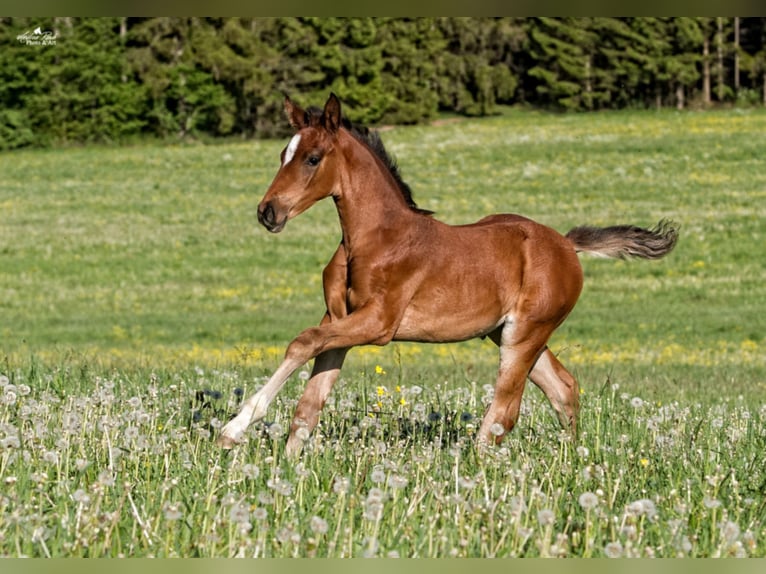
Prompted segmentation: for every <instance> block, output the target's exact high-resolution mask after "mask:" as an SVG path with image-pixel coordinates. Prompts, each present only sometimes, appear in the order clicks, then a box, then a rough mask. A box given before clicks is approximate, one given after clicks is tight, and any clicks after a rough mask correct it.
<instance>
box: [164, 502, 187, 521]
mask: <svg viewBox="0 0 766 574" xmlns="http://www.w3.org/2000/svg"><path fill="white" fill-rule="evenodd" d="M162 514H163V515H164V516H165V520H168V521H170V522H172V521H175V520H181V518H182V517H183V513H182V512H181V509H180V507H179V505H178V504H175V503H172V502H165V503H164V504H163V505H162Z"/></svg>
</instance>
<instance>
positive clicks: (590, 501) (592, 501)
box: [577, 492, 598, 510]
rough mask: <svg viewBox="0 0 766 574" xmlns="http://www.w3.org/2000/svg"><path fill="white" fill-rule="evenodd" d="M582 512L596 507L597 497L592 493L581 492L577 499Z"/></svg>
mask: <svg viewBox="0 0 766 574" xmlns="http://www.w3.org/2000/svg"><path fill="white" fill-rule="evenodd" d="M577 501H578V502H579V503H580V507H582V509H583V510H592V509H593V508H596V507H597V506H598V496H596V495H595V494H593V493H592V492H583V493H582V494H581V495H580V498H578V499H577Z"/></svg>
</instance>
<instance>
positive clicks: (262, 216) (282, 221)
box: [258, 202, 287, 233]
mask: <svg viewBox="0 0 766 574" xmlns="http://www.w3.org/2000/svg"><path fill="white" fill-rule="evenodd" d="M258 221H259V222H260V224H261V225H263V226H264V227H265V228H266V229H267V230H268V231H270V232H271V233H279V232H280V231H282V230H283V229H284V228H285V225H286V224H287V215H285V216H283V217H280V216H279V215H278V214H277V210H275V209H274V206H273V205H272V204H271V202H267V203H262V204H261V205H260V206H259V207H258Z"/></svg>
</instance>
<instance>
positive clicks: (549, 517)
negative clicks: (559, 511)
mask: <svg viewBox="0 0 766 574" xmlns="http://www.w3.org/2000/svg"><path fill="white" fill-rule="evenodd" d="M555 520H556V515H555V514H554V513H553V511H552V510H551V509H549V508H543V509H541V510H538V511H537V522H538V523H539V524H540V526H549V525H551V524H553V522H554V521H555Z"/></svg>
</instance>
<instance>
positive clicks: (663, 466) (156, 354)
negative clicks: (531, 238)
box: [0, 110, 766, 557]
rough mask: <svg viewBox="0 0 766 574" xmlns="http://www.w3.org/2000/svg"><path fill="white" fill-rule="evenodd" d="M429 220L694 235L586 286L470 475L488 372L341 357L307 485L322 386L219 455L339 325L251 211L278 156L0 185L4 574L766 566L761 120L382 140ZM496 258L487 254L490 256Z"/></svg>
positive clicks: (611, 120)
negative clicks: (185, 560) (179, 564)
mask: <svg viewBox="0 0 766 574" xmlns="http://www.w3.org/2000/svg"><path fill="white" fill-rule="evenodd" d="M382 136H383V139H384V141H385V143H386V145H387V148H388V149H389V151H391V152H392V153H393V154H394V155H395V156H396V158H397V159H398V162H399V165H400V168H401V171H402V173H403V176H404V178H405V180H406V181H407V182H408V183H410V185H411V186H412V188H413V191H414V194H415V199H416V200H417V201H418V204H419V205H420V206H421V207H424V208H427V209H431V210H434V211H435V212H436V217H438V218H440V219H442V220H444V221H447V222H449V223H455V224H459V223H466V222H470V221H473V220H475V219H478V218H480V217H482V216H484V215H487V214H489V213H493V212H514V213H520V214H523V215H525V216H528V217H531V218H533V219H535V220H537V221H539V222H541V223H545V224H547V225H549V226H551V227H553V228H555V229H558V230H559V231H561V232H566V231H567V230H569V229H570V228H571V227H574V226H576V225H583V224H589V225H613V224H620V223H629V224H636V225H642V226H653V225H654V224H656V223H657V222H658V221H659V220H660V219H662V218H669V219H672V220H673V221H675V222H676V223H677V224H678V225H679V226H680V239H679V243H678V245H677V247H676V249H675V250H674V251H673V252H672V253H671V254H670V255H669V256H668V257H667V258H666V259H663V260H661V261H615V260H603V259H596V258H589V257H582V262H583V266H584V269H585V288H584V290H583V294H582V296H581V298H580V301H579V303H578V305H577V307H576V308H575V310H574V311H573V313H572V314H571V315H570V317H569V318H568V319H567V321H566V322H565V323H564V324H563V325H562V326H561V327H560V328H559V330H558V331H557V332H556V333H555V334H554V336H553V338H552V339H551V342H550V346H551V348H552V349H553V351H554V352H555V353H557V354H558V356H559V357H560V359H561V360H562V362H563V363H564V364H565V365H567V366H568V367H569V368H570V370H571V371H572V372H573V373H574V374H575V376H577V378H578V380H579V381H580V384H581V386H582V396H581V402H582V419H581V425H580V428H581V432H580V435H579V437H578V438H577V440H573V439H572V438H571V437H569V436H567V435H565V434H563V433H562V432H561V431H560V429H559V427H558V425H557V423H556V419H555V417H554V416H553V413H552V410H551V409H550V407H549V405H548V404H547V403H546V402H545V399H544V397H543V396H542V394H541V393H540V392H539V391H538V390H537V389H536V388H534V387H532V386H531V385H530V386H529V388H528V389H527V392H526V394H525V400H524V404H523V407H522V415H521V419H520V422H519V425H518V426H517V428H516V429H515V430H514V431H513V433H511V434H510V435H509V437H508V438H507V439H506V440H505V442H504V443H503V445H502V446H501V447H499V448H495V449H492V450H490V451H489V452H487V453H480V452H478V451H477V450H476V449H475V448H474V446H473V440H472V439H473V434H474V433H475V431H476V429H477V428H478V423H479V421H480V418H481V415H482V413H483V409H484V406H485V405H486V404H487V402H488V401H489V400H491V393H492V384H493V383H494V371H495V366H496V361H497V356H496V350H495V348H494V345H492V343H490V342H487V341H481V340H477V341H469V342H466V343H462V344H459V345H415V344H391V345H389V346H387V347H384V348H377V347H367V348H360V349H356V350H354V351H352V352H351V353H350V354H349V358H348V359H347V362H346V366H345V368H344V371H343V374H342V375H341V381H340V382H339V384H338V385H337V387H336V389H335V390H334V392H333V395H332V396H331V398H330V401H329V402H328V405H327V407H326V408H325V411H324V414H323V417H322V420H321V422H320V426H319V427H318V429H317V432H315V433H314V434H313V435H312V436H311V437H310V438H309V439H308V441H307V443H306V448H305V451H304V453H303V455H302V457H301V458H300V459H298V460H291V459H289V458H286V457H285V455H284V450H283V449H284V439H285V431H286V429H287V428H288V427H289V422H290V416H291V414H292V409H293V408H294V406H295V402H296V400H297V398H298V397H299V396H300V392H301V389H302V386H303V379H304V378H305V376H306V374H307V370H308V369H309V366H307V367H306V369H305V370H302V371H301V372H300V373H298V374H296V375H295V376H294V377H293V378H292V379H291V380H290V381H289V382H288V384H287V385H286V386H285V389H284V391H283V393H282V394H281V395H280V396H279V398H278V399H277V400H276V401H275V402H274V403H273V404H272V406H271V408H270V412H269V415H268V416H267V419H266V420H265V421H264V422H262V423H258V424H256V425H253V427H252V429H251V430H250V431H249V433H248V435H247V439H246V443H245V444H243V445H241V446H240V447H238V448H236V449H235V450H233V451H231V452H220V451H219V450H218V449H217V448H216V447H215V445H214V443H213V438H214V436H215V433H216V432H217V429H218V428H220V426H221V425H222V424H223V423H225V422H226V420H228V418H229V417H230V416H231V415H232V414H233V413H235V412H236V409H237V404H238V402H239V400H240V399H241V397H242V396H243V395H244V394H248V393H251V392H253V391H254V390H255V389H257V388H258V386H259V385H261V384H262V383H263V381H264V380H265V378H267V377H268V375H269V373H270V372H271V371H272V370H273V369H274V368H275V367H276V366H277V365H278V364H279V361H280V359H281V356H282V353H283V350H284V347H285V345H286V344H287V343H288V342H289V341H290V340H291V338H292V337H294V336H295V335H296V334H297V333H298V332H299V331H300V330H301V329H302V328H304V327H306V326H309V325H311V324H314V323H316V322H318V321H319V319H320V318H321V316H322V313H323V298H322V287H321V270H322V268H323V265H324V264H325V263H326V262H327V261H328V260H329V258H330V256H331V255H332V253H333V252H334V250H335V248H336V247H337V244H338V241H339V239H340V229H339V225H338V222H337V217H336V214H335V211H334V207H333V205H332V202H330V201H329V200H328V201H327V202H322V203H320V204H318V205H316V206H315V207H314V208H312V209H311V210H309V211H308V212H307V213H305V214H303V215H302V216H300V217H299V218H297V219H295V220H293V221H291V222H290V223H289V224H288V226H287V227H286V229H285V231H283V232H282V233H281V234H278V235H271V234H268V233H267V232H266V231H265V230H263V229H262V228H260V227H259V225H258V224H257V220H256V206H257V204H258V201H259V200H260V198H261V197H262V195H263V193H264V192H265V190H266V189H267V187H268V185H269V183H270V181H271V179H272V177H273V176H274V174H275V173H276V170H277V168H278V166H279V152H280V151H281V149H282V147H283V146H284V145H285V143H286V142H284V141H257V142H239V141H233V142H226V143H220V144H215V145H209V144H208V145H205V144H202V143H197V144H188V145H177V146H162V145H150V144H147V145H141V146H133V147H112V148H92V147H91V148H74V149H57V150H38V151H21V152H14V153H6V154H2V155H0V174H1V175H0V403H1V404H0V555H2V556H13V557H15V556H34V557H45V556H55V557H69V556H88V557H92V556H109V557H116V556H131V557H138V556H141V557H145V556H157V557H167V556H183V557H196V556H202V557H226V556H256V557H286V556H297V557H305V556H317V557H362V556H380V557H387V556H391V557H393V556H399V557H450V556H466V557H490V556H498V557H501V556H562V557H563V556H567V557H570V556H571V557H575V556H594V557H602V556H609V557H611V556H614V557H617V556H620V557H632V556H640V557H650V556H656V557H677V556H689V557H710V556H757V557H763V556H766V467H764V464H763V452H764V447H766V319H765V318H764V317H766V256H764V245H765V244H766V159H765V158H766V111H763V110H721V111H714V112H704V113H697V112H684V113H676V112H669V111H664V112H638V111H636V112H608V113H594V114H580V115H574V114H573V115H552V114H545V113H540V112H531V111H519V110H509V111H507V112H506V113H504V114H503V115H501V116H498V117H494V118H488V119H480V120H449V121H441V122H438V123H437V124H435V125H432V126H422V127H397V128H393V129H386V130H385V131H384V132H383V133H382ZM476 248H477V249H481V246H476Z"/></svg>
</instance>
